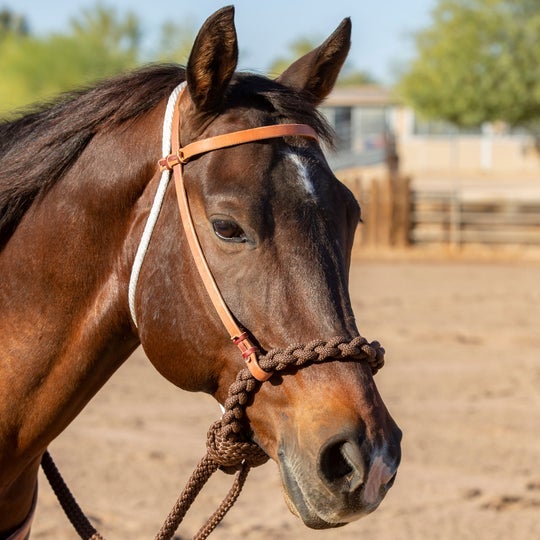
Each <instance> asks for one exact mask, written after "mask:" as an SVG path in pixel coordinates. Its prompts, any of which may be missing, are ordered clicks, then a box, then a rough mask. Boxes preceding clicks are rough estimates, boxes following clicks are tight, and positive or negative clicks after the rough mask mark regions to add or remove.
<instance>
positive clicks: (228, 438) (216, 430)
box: [41, 336, 384, 540]
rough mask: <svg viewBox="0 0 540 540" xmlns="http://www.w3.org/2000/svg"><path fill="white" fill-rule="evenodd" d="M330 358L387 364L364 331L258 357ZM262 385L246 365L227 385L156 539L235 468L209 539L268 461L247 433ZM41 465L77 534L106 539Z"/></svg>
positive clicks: (275, 366) (274, 368) (272, 362)
mask: <svg viewBox="0 0 540 540" xmlns="http://www.w3.org/2000/svg"><path fill="white" fill-rule="evenodd" d="M329 360H332V361H333V360H350V361H367V362H368V364H369V366H370V368H371V372H372V374H373V375H375V374H376V373H377V371H378V370H379V369H381V367H382V366H383V365H384V349H383V348H382V347H381V345H380V344H379V343H378V342H377V341H373V342H371V343H368V341H367V340H366V339H365V338H363V337H362V336H357V337H354V338H353V339H351V340H347V339H345V338H333V339H330V340H328V341H323V340H316V341H312V342H311V343H309V344H308V345H305V346H304V345H292V346H290V347H287V348H286V349H273V350H271V351H270V352H268V353H267V354H266V355H264V356H261V357H260V358H259V364H260V366H261V368H263V369H264V370H265V371H268V372H271V373H278V372H281V371H284V370H286V369H290V368H301V367H304V366H306V365H307V364H313V363H321V362H324V361H329ZM260 384H261V383H260V381H257V380H256V379H255V377H253V375H252V374H251V373H250V371H249V369H247V368H244V369H242V370H241V371H240V372H239V373H238V375H237V376H236V380H235V381H234V382H233V383H232V384H231V386H230V387H229V394H228V397H227V400H226V401H225V412H224V413H223V416H222V417H221V419H220V420H218V421H217V422H214V424H212V426H211V427H210V430H209V432H208V437H207V441H206V447H207V453H206V455H205V456H204V458H203V459H202V460H201V461H200V462H199V463H198V465H197V467H196V468H195V470H194V471H193V473H192V475H191V477H190V479H189V480H188V482H187V484H186V487H185V488H184V490H183V491H182V493H181V494H180V496H179V498H178V500H177V502H176V504H175V505H174V507H173V509H172V510H171V512H170V513H169V515H168V516H167V519H166V520H165V522H164V523H163V525H162V527H161V529H160V531H159V532H158V533H157V535H156V537H155V538H156V540H170V539H171V538H172V537H173V535H174V533H175V532H176V530H177V529H178V526H179V525H180V523H181V522H182V520H183V518H184V516H185V515H186V513H187V511H188V510H189V508H190V506H191V504H192V503H193V501H194V500H195V498H196V497H197V495H198V493H199V492H200V491H201V489H202V488H203V487H204V485H205V484H206V482H207V481H208V479H209V478H210V477H211V476H212V474H214V473H215V472H216V471H217V470H218V469H219V468H221V469H223V470H224V471H225V472H232V471H237V473H236V476H235V479H234V482H233V486H232V488H231V489H230V491H229V493H228V494H227V496H226V497H225V499H224V500H223V501H222V502H221V504H220V505H219V507H218V509H217V510H216V511H215V512H214V514H213V515H212V516H211V517H210V518H209V519H208V521H207V522H206V524H205V525H204V526H203V527H202V528H201V529H200V530H199V532H198V533H197V534H196V535H195V536H194V538H195V539H196V540H202V539H204V538H207V537H208V536H209V535H210V533H211V532H212V531H213V530H214V529H215V528H216V527H217V525H218V524H219V523H220V522H221V520H222V519H223V518H224V517H225V515H226V514H227V512H228V511H229V510H230V509H231V507H232V506H233V504H234V503H235V502H236V500H237V498H238V496H239V494H240V491H241V490H242V487H243V485H244V482H245V481H246V478H247V475H248V473H249V471H250V469H251V467H257V466H258V465H262V464H263V463H266V461H268V456H267V455H266V454H265V453H264V451H263V450H262V449H261V448H260V447H259V446H258V445H257V444H256V443H255V442H253V441H252V440H249V439H247V438H246V436H245V435H244V434H245V433H246V422H245V419H244V417H245V407H246V404H247V403H248V400H249V396H250V395H251V394H252V392H253V391H254V390H255V389H256V388H257V387H258V386H259V385H260ZM41 465H42V467H43V469H44V471H45V474H46V476H47V478H48V479H49V481H50V482H51V485H52V486H53V490H54V492H55V493H56V496H57V497H58V500H59V501H60V504H61V505H62V508H63V509H64V511H65V512H66V514H67V516H68V518H69V520H70V521H71V523H72V524H73V526H74V527H75V530H76V531H77V533H78V534H79V536H80V537H81V538H83V539H84V540H103V537H102V536H101V535H100V534H99V533H98V532H97V531H96V530H95V529H94V527H93V526H92V525H91V524H90V522H89V521H88V519H87V518H86V516H85V515H84V513H83V512H82V510H81V509H80V507H79V505H78V504H77V503H76V502H75V499H74V498H73V495H72V494H71V492H70V491H69V489H68V487H67V486H66V484H65V482H64V481H63V480H62V477H61V476H60V473H59V472H58V469H57V468H56V466H55V465H54V463H53V461H52V459H51V457H50V455H49V453H48V452H45V454H44V455H43V459H42V462H41ZM51 477H52V478H53V480H51ZM53 482H54V485H53Z"/></svg>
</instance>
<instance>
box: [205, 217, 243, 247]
mask: <svg viewBox="0 0 540 540" xmlns="http://www.w3.org/2000/svg"><path fill="white" fill-rule="evenodd" d="M212 226H213V227H214V232H215V233H216V235H217V237H218V238H221V239H222V240H226V241H228V242H245V241H246V240H247V238H246V233H245V232H244V231H243V229H242V227H240V225H238V223H235V222H234V221H231V220H228V219H216V220H214V221H212Z"/></svg>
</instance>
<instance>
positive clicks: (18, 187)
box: [0, 65, 185, 244]
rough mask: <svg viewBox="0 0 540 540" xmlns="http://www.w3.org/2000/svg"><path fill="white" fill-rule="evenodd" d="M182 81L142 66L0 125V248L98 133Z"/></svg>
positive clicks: (179, 75) (177, 71) (174, 70)
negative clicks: (32, 206) (36, 199)
mask: <svg viewBox="0 0 540 540" xmlns="http://www.w3.org/2000/svg"><path fill="white" fill-rule="evenodd" d="M184 78H185V74H184V69H183V68H181V67H179V66H175V65H159V66H150V67H145V68H143V69H140V70H137V71H134V72H132V73H129V74H127V75H122V76H120V77H116V78H113V79H110V80H107V81H104V82H102V83H100V84H98V85H97V86H95V87H93V88H90V89H85V90H78V91H74V92H70V93H67V94H64V95H62V96H60V97H59V98H58V99H57V100H55V101H54V102H53V103H48V104H45V105H38V106H37V107H35V108H34V110H31V111H29V112H27V114H24V116H21V117H20V118H17V119H15V120H13V121H7V122H4V123H2V124H0V244H2V243H4V242H5V240H6V239H7V237H9V236H10V235H11V233H12V232H13V231H14V229H15V227H16V226H17V224H18V222H19V221H20V219H21V218H22V216H23V215H24V213H25V212H26V210H27V209H28V208H29V207H30V205H31V203H32V201H33V200H34V199H35V198H36V197H37V196H38V195H39V194H40V193H43V192H45V191H46V190H47V189H48V188H49V187H50V186H52V185H53V184H54V183H55V182H57V181H58V180H59V179H60V178H62V176H63V175H64V174H65V173H66V171H68V170H69V168H70V167H71V166H72V165H73V163H74V162H75V161H76V160H77V158H78V157H79V155H80V154H81V152H82V151H83V150H84V149H85V148H86V146H87V145H88V143H89V142H90V141H91V140H92V137H93V136H94V135H95V134H96V133H97V132H98V131H100V130H104V129H111V128H114V127H115V126H118V125H120V124H122V123H124V122H126V121H128V120H131V119H135V118H138V117H140V116H141V115H143V114H145V113H146V112H147V111H149V110H150V109H152V108H153V107H155V106H156V105H157V103H159V102H160V101H161V100H162V99H164V98H165V97H166V96H167V95H168V94H169V93H170V92H171V91H172V89H173V88H174V87H175V86H176V85H177V84H178V83H179V82H181V81H182V80H183V79H184Z"/></svg>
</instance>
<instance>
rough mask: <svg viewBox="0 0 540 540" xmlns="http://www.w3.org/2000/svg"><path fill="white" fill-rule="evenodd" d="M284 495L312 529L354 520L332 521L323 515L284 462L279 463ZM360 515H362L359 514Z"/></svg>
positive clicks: (340, 524)
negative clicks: (310, 500)
mask: <svg viewBox="0 0 540 540" xmlns="http://www.w3.org/2000/svg"><path fill="white" fill-rule="evenodd" d="M279 468H280V473H281V479H282V488H283V497H284V499H285V502H286V504H287V507H288V508H289V510H290V512H291V513H292V514H294V515H295V516H296V517H299V518H300V519H301V520H302V521H303V522H304V524H305V525H306V526H307V527H309V528H310V529H332V528H337V527H343V526H344V525H347V523H349V522H350V521H354V520H355V519H357V518H353V519H352V520H350V521H349V520H345V521H343V520H336V521H331V520H330V519H329V518H328V517H324V518H323V517H321V516H320V515H319V513H318V512H317V511H316V510H315V509H314V507H313V505H312V504H311V503H310V502H309V498H308V497H306V496H305V495H304V493H303V492H302V490H301V488H300V486H299V485H298V482H297V481H296V480H295V478H294V477H293V475H292V474H291V472H290V469H289V468H288V467H287V466H286V465H284V464H283V463H279ZM358 517H360V516H358Z"/></svg>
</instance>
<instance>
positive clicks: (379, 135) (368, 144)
mask: <svg viewBox="0 0 540 540" xmlns="http://www.w3.org/2000/svg"><path fill="white" fill-rule="evenodd" d="M219 7H221V2H219V1H218V0H202V1H199V2H197V3H192V2H185V1H172V0H154V1H153V2H138V1H130V0H109V1H108V2H107V1H103V2H97V3H96V2H94V1H93V0H69V1H68V0H50V1H47V2H39V3H36V2H33V1H32V0H1V1H0V117H5V118H7V119H9V118H10V117H12V116H13V115H14V114H15V115H16V114H18V112H17V111H18V110H19V109H20V108H21V107H24V106H26V105H28V104H29V103H33V102H35V101H42V100H48V99H50V98H52V97H54V96H56V95H58V94H59V93H61V92H64V91H67V90H71V89H73V88H76V87H80V86H84V85H88V84H92V83H93V82H95V81H97V80H99V79H102V78H104V77H109V76H112V75H114V74H117V73H119V72H122V71H126V70H129V69H132V68H134V67H136V66H139V65H141V64H144V63H148V62H159V61H167V62H170V61H172V62H178V63H183V64H185V63H186V61H187V58H188V55H189V50H190V47H191V44H192V42H193V39H194V37H195V35H196V32H197V31H198V28H199V27H200V25H201V24H202V23H203V22H204V20H205V19H206V17H207V16H208V15H209V14H210V13H212V12H213V11H215V10H216V9H218V8H219ZM236 8H237V9H236V24H237V29H238V33H239V35H240V36H241V38H240V40H241V47H240V50H241V55H240V68H241V69H244V70H252V71H258V72H262V73H267V74H270V75H271V76H272V75H278V74H279V73H280V72H281V71H282V70H283V69H285V68H286V67H287V66H288V65H289V64H290V63H291V62H292V61H293V60H295V59H296V58H298V56H300V55H301V54H304V53H305V52H307V51H309V50H311V49H312V48H314V47H315V46H317V45H318V44H320V43H321V42H322V41H323V40H324V39H325V38H326V37H327V36H328V35H329V34H330V33H331V32H332V31H333V29H334V28H335V27H336V26H337V24H338V23H339V21H340V20H341V19H342V18H343V17H346V16H351V17H352V20H353V45H352V49H351V53H350V56H349V59H348V61H347V64H346V66H345V68H344V70H343V73H342V76H341V78H340V80H339V83H338V86H337V87H336V89H335V91H334V92H333V93H332V95H331V96H330V98H329V99H328V100H327V102H326V103H325V104H324V106H323V107H322V111H323V112H324V114H325V115H326V116H327V118H328V119H329V121H330V122H331V123H332V125H333V126H334V128H335V130H336V133H337V135H338V143H337V152H329V153H328V159H329V161H330V163H331V165H332V167H333V168H334V170H335V171H336V174H337V175H338V177H339V178H340V179H341V180H343V181H344V182H346V183H347V184H348V185H349V187H350V188H351V189H352V190H353V192H354V193H355V194H356V196H357V197H358V199H359V200H360V202H361V204H362V206H363V209H364V217H365V219H364V222H365V227H363V228H362V230H361V232H360V234H359V235H358V238H357V244H356V247H355V251H356V252H358V253H360V252H361V253H365V252H366V251H373V250H375V251H380V250H387V249H388V248H390V249H392V250H395V249H396V248H397V249H401V248H404V247H405V248H410V247H414V248H418V249H420V250H421V251H425V250H430V251H440V250H441V248H442V249H443V251H444V250H446V251H451V252H452V253H454V252H456V251H459V252H463V251H467V250H468V251H470V250H471V249H473V250H474V251H476V252H478V250H479V249H480V250H483V251H488V252H493V251H494V250H495V251H497V253H501V252H503V251H506V252H508V251H511V252H512V253H514V252H515V251H516V248H519V249H518V251H519V252H520V254H521V253H527V254H529V253H531V252H535V251H537V248H540V217H539V216H540V181H539V175H540V154H539V149H540V38H539V36H540V7H539V5H538V1H537V0H411V1H408V2H401V1H399V0H386V1H382V2H377V3H375V4H372V3H369V4H368V3H366V2H350V1H345V0H335V1H333V2H321V1H314V2H311V3H310V4H309V9H307V8H306V4H305V2H290V1H289V2H287V1H284V0H277V1H273V2H272V3H271V4H267V5H261V4H259V3H255V2H249V1H245V0H244V1H242V0H241V1H239V2H237V3H236Z"/></svg>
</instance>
